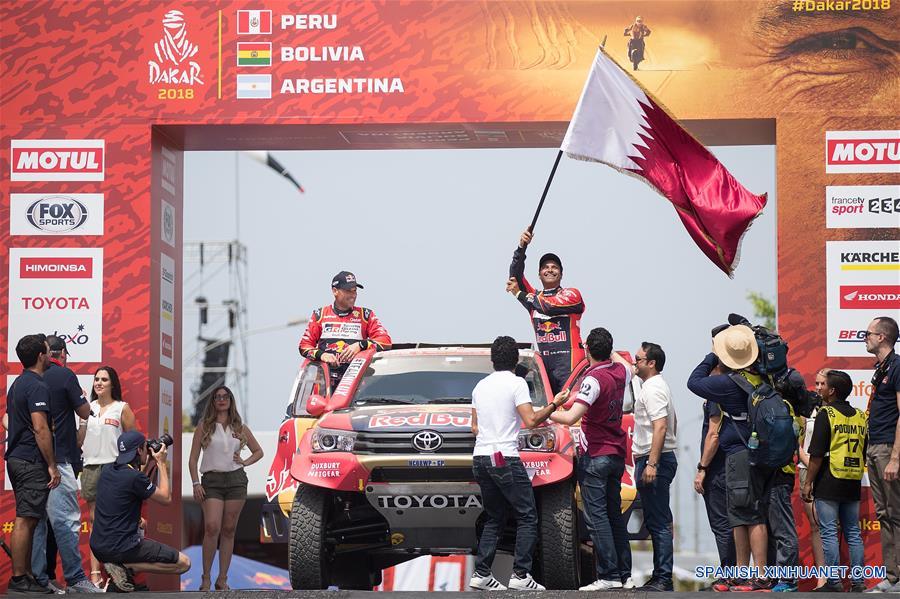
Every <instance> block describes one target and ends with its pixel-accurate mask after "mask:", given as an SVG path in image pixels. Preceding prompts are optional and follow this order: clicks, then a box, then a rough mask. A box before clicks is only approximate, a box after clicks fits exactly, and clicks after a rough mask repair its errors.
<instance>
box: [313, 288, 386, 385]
mask: <svg viewBox="0 0 900 599" xmlns="http://www.w3.org/2000/svg"><path fill="white" fill-rule="evenodd" d="M357 289H363V286H362V285H360V284H359V283H357V281H356V276H354V274H353V273H352V272H347V271H346V270H342V271H341V272H339V273H338V274H336V275H334V278H333V279H332V280H331V293H332V294H333V295H334V303H333V304H331V305H329V306H323V307H321V308H318V309H316V310H313V313H312V316H310V317H309V324H307V325H306V331H304V333H303V337H302V338H301V339H300V355H302V356H303V357H304V358H306V359H308V360H320V361H322V362H324V363H325V364H328V366H329V369H330V373H331V385H332V388H333V387H335V386H336V385H337V383H338V382H340V380H341V377H342V376H343V375H344V371H345V370H347V366H348V365H349V364H350V361H351V360H353V357H354V356H355V355H356V354H358V353H359V352H360V351H362V350H364V349H369V348H370V347H374V348H375V350H376V351H382V350H385V349H390V347H391V336H390V335H388V332H387V329H385V328H384V326H383V325H382V324H381V321H380V320H378V317H376V316H375V312H373V311H372V310H369V309H368V308H360V307H357V306H356V290H357Z"/></svg>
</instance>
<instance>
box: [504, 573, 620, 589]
mask: <svg viewBox="0 0 900 599" xmlns="http://www.w3.org/2000/svg"><path fill="white" fill-rule="evenodd" d="M621 585H622V583H621V582H620V583H619V586H621ZM509 588H510V589H514V590H516V591H546V590H547V589H546V587H544V585H542V584H538V583H537V581H535V579H534V578H532V577H531V574H526V575H525V576H524V577H522V578H519V575H518V574H516V573H515V572H513V574H512V576H510V577H509Z"/></svg>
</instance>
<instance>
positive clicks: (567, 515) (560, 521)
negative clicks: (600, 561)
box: [535, 481, 581, 589]
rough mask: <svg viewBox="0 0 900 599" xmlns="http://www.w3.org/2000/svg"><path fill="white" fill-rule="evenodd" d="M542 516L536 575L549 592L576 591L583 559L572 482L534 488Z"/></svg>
mask: <svg viewBox="0 0 900 599" xmlns="http://www.w3.org/2000/svg"><path fill="white" fill-rule="evenodd" d="M535 495H536V496H537V497H536V498H537V503H538V511H539V513H540V514H539V515H540V528H539V531H538V532H539V534H540V542H539V544H538V551H537V558H538V559H537V563H538V567H537V568H536V571H537V573H538V574H539V575H540V580H541V582H542V583H543V585H544V586H546V587H547V588H548V589H577V588H578V587H579V582H580V570H581V559H580V558H581V556H580V544H581V543H580V541H579V538H578V520H577V517H578V516H577V514H578V508H577V506H576V505H575V489H574V487H573V485H572V482H571V481H566V482H563V483H560V484H556V485H550V486H547V487H538V488H537V489H535Z"/></svg>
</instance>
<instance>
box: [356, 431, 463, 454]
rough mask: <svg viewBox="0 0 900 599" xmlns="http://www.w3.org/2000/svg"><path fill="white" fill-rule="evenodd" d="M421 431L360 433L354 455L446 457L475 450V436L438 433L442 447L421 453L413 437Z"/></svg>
mask: <svg viewBox="0 0 900 599" xmlns="http://www.w3.org/2000/svg"><path fill="white" fill-rule="evenodd" d="M418 432H419V431H415V432H411V433H410V432H402V433H381V432H379V433H372V432H360V433H358V434H357V436H356V442H355V444H354V447H353V453H358V454H391V453H393V454H407V453H411V454H417V455H423V456H428V455H446V454H460V453H462V454H469V455H472V450H473V449H474V448H475V435H473V434H472V433H471V432H465V433H438V434H440V436H441V437H442V441H443V442H442V443H441V446H440V447H439V448H438V449H436V450H435V451H419V450H418V449H416V448H415V447H414V446H413V437H414V436H415V435H416V434H417V433H418Z"/></svg>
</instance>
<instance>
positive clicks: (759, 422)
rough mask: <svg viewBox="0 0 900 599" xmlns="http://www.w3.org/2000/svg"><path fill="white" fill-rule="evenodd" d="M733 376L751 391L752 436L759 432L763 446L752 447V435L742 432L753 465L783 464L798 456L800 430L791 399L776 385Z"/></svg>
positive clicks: (732, 378)
mask: <svg viewBox="0 0 900 599" xmlns="http://www.w3.org/2000/svg"><path fill="white" fill-rule="evenodd" d="M728 376H729V378H730V379H731V380H732V381H734V382H735V383H736V384H737V386H738V387H740V388H741V389H743V390H744V391H745V392H746V393H747V414H748V421H749V424H750V436H751V437H752V436H753V433H756V437H757V439H758V440H759V447H757V448H756V449H752V448H750V445H749V441H750V439H744V438H743V435H741V433H740V429H737V425H736V424H735V429H736V430H737V431H738V436H740V437H741V440H742V441H743V442H744V445H747V447H748V448H750V465H751V466H766V467H769V468H776V469H777V468H783V467H784V466H787V465H788V464H790V463H791V462H792V461H793V460H794V453H796V451H797V432H796V431H795V429H794V414H793V409H792V407H791V404H790V403H788V402H787V401H786V400H785V399H784V398H783V397H782V396H781V394H780V393H779V392H778V391H776V390H775V388H774V387H772V386H771V385H769V384H768V383H762V384H761V385H759V386H758V387H754V386H753V384H752V383H751V382H750V381H748V380H747V379H745V378H744V377H743V376H741V375H740V374H738V373H735V372H733V373H731V374H729V375H728Z"/></svg>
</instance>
